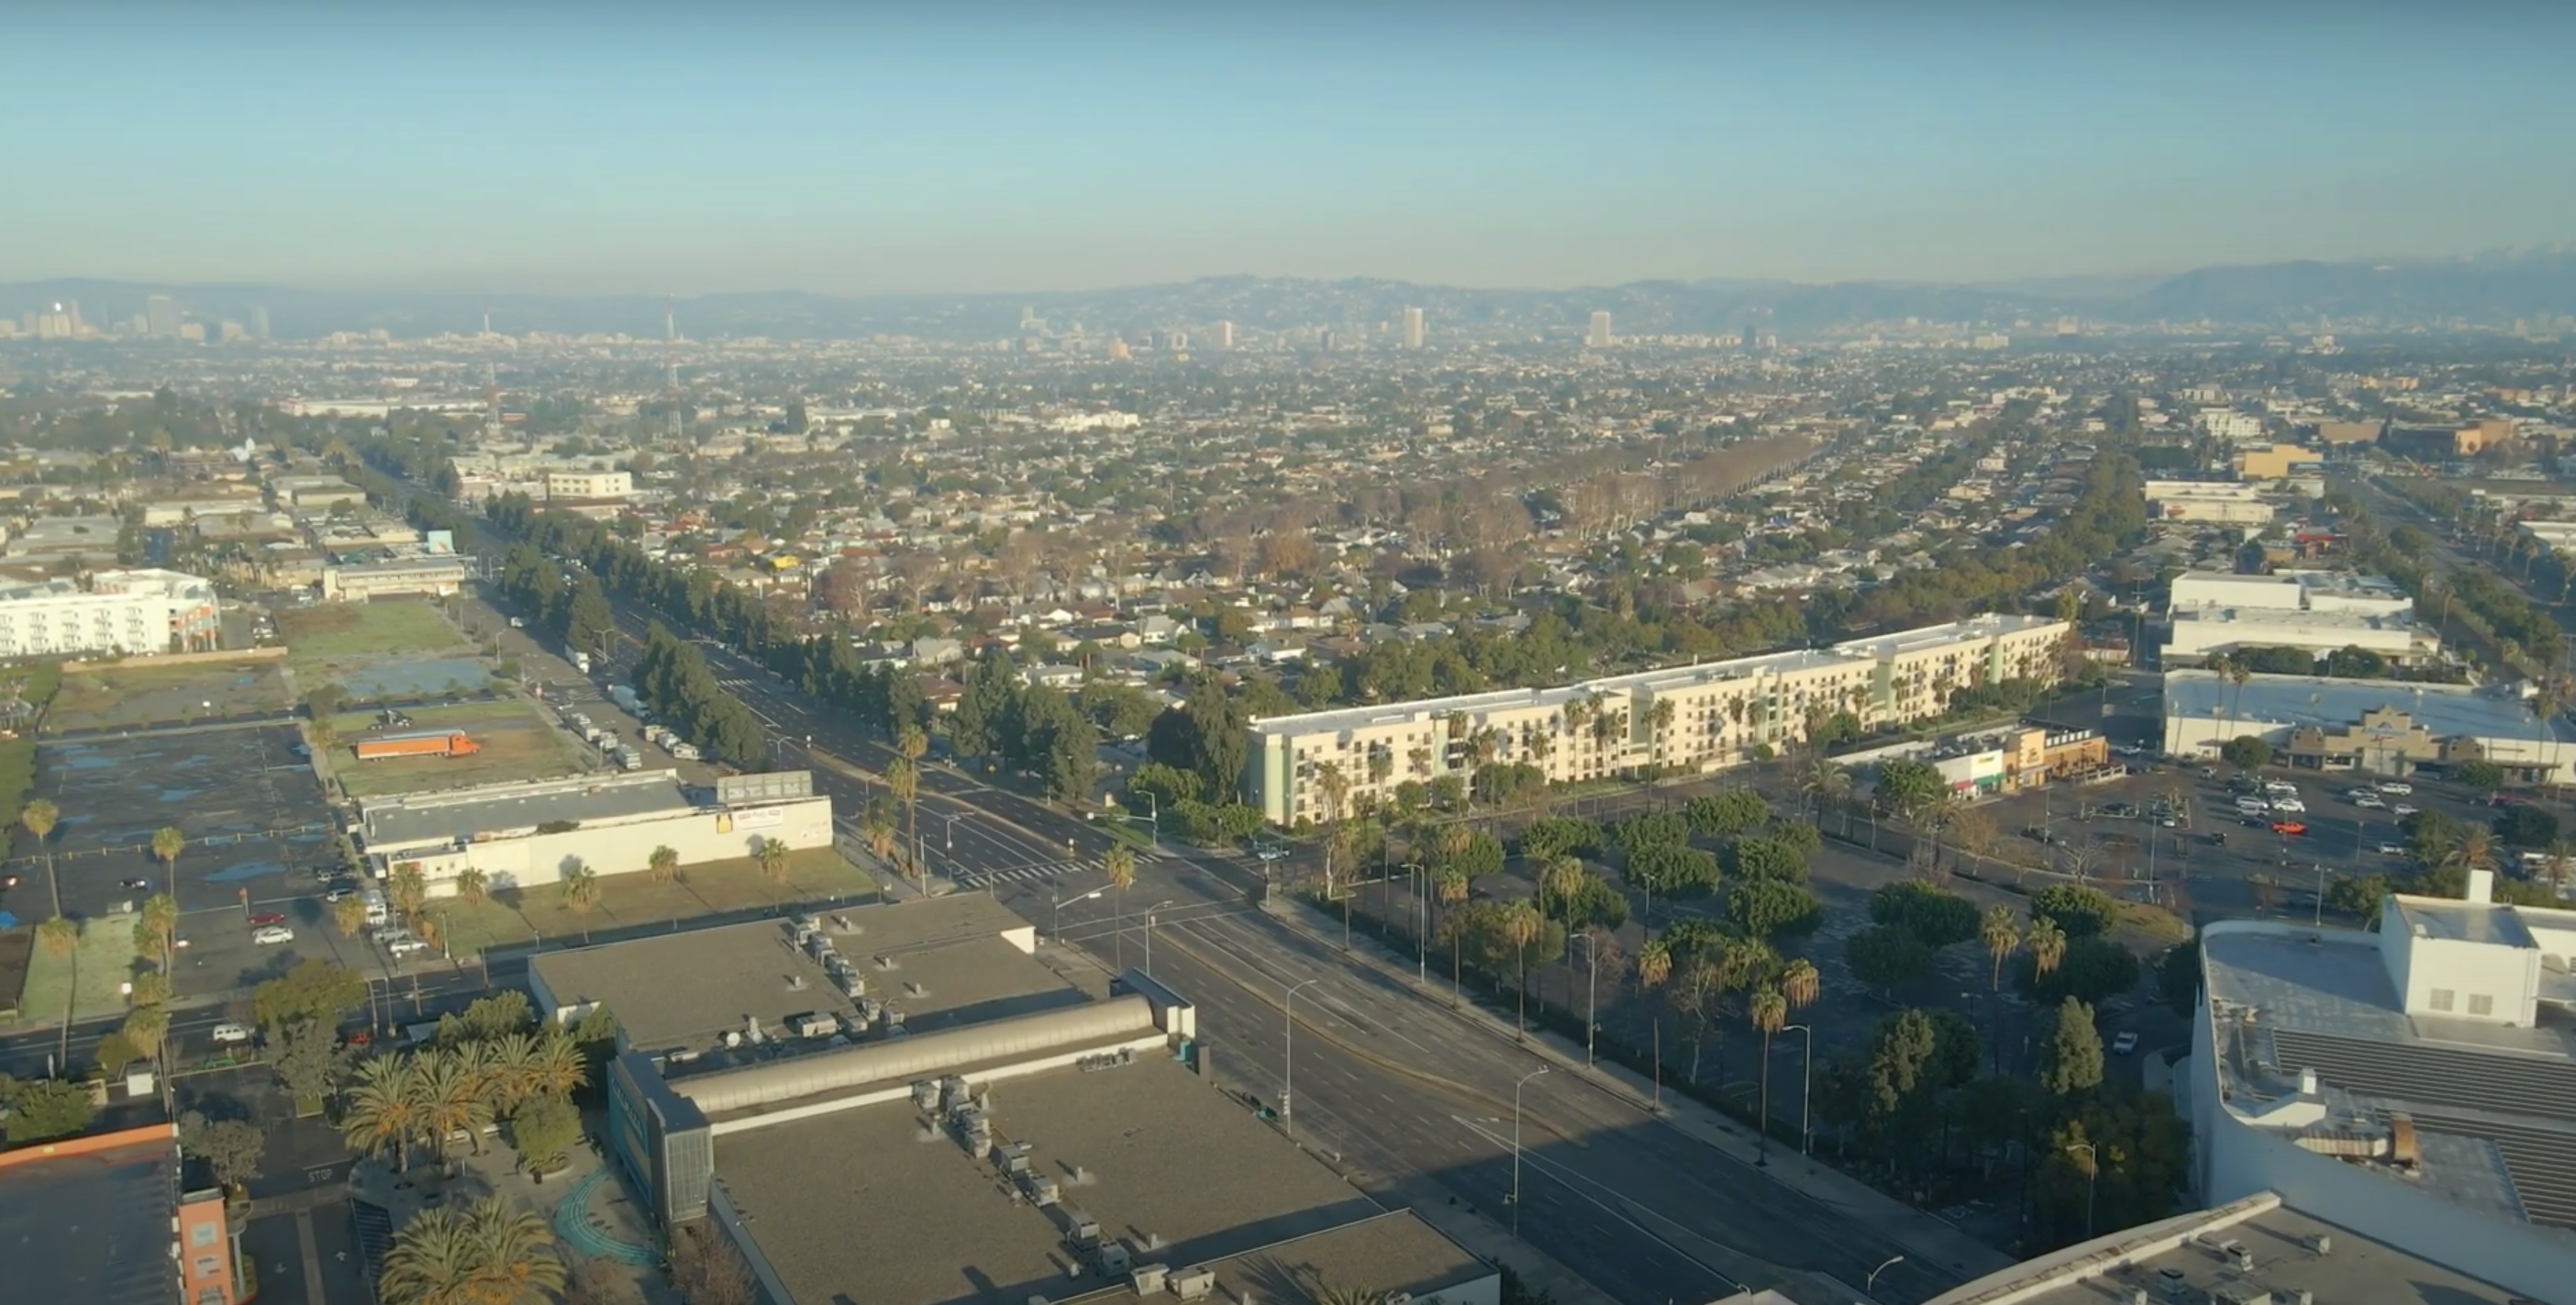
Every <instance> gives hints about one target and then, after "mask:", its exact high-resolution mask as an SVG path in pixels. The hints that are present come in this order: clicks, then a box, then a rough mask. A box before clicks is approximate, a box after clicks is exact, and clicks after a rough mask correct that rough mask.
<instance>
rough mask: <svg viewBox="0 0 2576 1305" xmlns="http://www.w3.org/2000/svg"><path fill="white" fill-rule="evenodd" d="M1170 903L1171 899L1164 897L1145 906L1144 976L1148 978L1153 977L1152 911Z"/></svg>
mask: <svg viewBox="0 0 2576 1305" xmlns="http://www.w3.org/2000/svg"><path fill="white" fill-rule="evenodd" d="M1171 904H1172V899H1170V898H1168V897H1166V898H1164V899H1163V900H1162V901H1159V902H1156V903H1154V904H1153V905H1152V906H1148V907H1146V908H1145V977H1146V978H1148V979H1150V978H1153V977H1154V912H1156V911H1159V910H1162V909H1163V908H1164V907H1167V906H1170V905H1171Z"/></svg>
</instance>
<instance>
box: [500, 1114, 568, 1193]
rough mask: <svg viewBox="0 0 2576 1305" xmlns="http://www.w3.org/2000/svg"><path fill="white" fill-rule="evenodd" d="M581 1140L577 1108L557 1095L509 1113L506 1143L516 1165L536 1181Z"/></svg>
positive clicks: (540, 1179) (556, 1164)
mask: <svg viewBox="0 0 2576 1305" xmlns="http://www.w3.org/2000/svg"><path fill="white" fill-rule="evenodd" d="M580 1140H581V1112H580V1111H579V1110H577V1109H574V1108H573V1104H572V1103H571V1102H569V1101H566V1100H564V1099H563V1098H561V1097H553V1096H549V1097H541V1098H539V1099H537V1100H536V1101H533V1102H531V1103H530V1104H529V1105H528V1106H526V1107H525V1108H524V1109H521V1110H520V1111H518V1112H517V1113H515V1114H513V1115H511V1116H510V1146H511V1148H512V1149H513V1150H516V1151H517V1152H518V1153H519V1168H520V1170H521V1171H522V1172H525V1173H526V1174H528V1175H529V1176H530V1177H532V1178H535V1179H536V1180H537V1181H539V1182H543V1181H545V1177H544V1175H545V1174H546V1172H547V1171H548V1170H551V1169H553V1168H555V1167H556V1166H558V1165H560V1164H562V1163H563V1159H564V1156H565V1155H566V1154H567V1153H568V1152H570V1151H571V1150H572V1148H573V1144H574V1143H576V1142H579V1141H580Z"/></svg>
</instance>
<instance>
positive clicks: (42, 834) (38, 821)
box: [18, 798, 63, 918]
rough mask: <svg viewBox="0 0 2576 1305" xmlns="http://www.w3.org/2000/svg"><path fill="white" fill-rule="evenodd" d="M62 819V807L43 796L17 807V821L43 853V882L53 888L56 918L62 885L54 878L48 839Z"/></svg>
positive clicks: (59, 912) (52, 857)
mask: <svg viewBox="0 0 2576 1305" xmlns="http://www.w3.org/2000/svg"><path fill="white" fill-rule="evenodd" d="M62 819H63V813H62V809H61V808H59V807H57V806H55V805H54V804H53V803H51V802H49V801H46V800H45V799H43V798H37V799H36V800H35V801H33V802H30V803H28V804H27V805H25V806H23V807H20V808H18V823H19V824H20V825H23V826H25V827H26V830H27V832H28V833H30V834H33V835H35V836H36V848H37V850H38V851H41V852H43V853H44V854H45V884H46V886H47V887H49V888H51V889H52V890H53V894H54V915H55V916H56V918H60V917H61V915H62V913H63V885H62V881H60V880H58V879H56V878H54V849H53V846H52V844H51V843H50V842H49V841H48V840H50V839H51V838H53V836H54V826H56V825H58V824H60V823H62Z"/></svg>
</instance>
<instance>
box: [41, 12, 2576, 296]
mask: <svg viewBox="0 0 2576 1305" xmlns="http://www.w3.org/2000/svg"><path fill="white" fill-rule="evenodd" d="M40 3H41V4H42V5H43V7H41V8H40V7H38V6H39V4H40ZM1779 11H1790V12H1786V13H1783V12H1779ZM9 29H10V30H9V35H8V37H7V38H6V39H5V40H0V87H6V88H7V94H8V96H9V100H10V103H11V105H12V107H11V108H10V110H8V111H7V113H6V115H5V117H0V178H5V179H6V188H7V190H8V192H9V194H8V199H7V202H6V203H5V204H0V281H16V280H33V279H41V278H48V277H58V276H85V277H104V278H113V279H119V280H133V281H146V282H164V283H170V284H189V283H207V282H244V281H257V282H277V283H289V284H298V285H307V286H317V287H319V286H330V287H381V288H387V289H441V290H485V291H513V292H546V291H562V292H587V291H618V292H639V293H658V292H671V293H684V294H696V293H707V292H714V291H727V290H762V289H803V290H813V291H820V292H826V293H842V294H863V293H873V292H890V291H934V292H936V291H954V292H978V291H1013V290H1067V289H1084V288H1094V287H1102V286H1114V285H1131V284H1139V283H1151V282H1168V281H1178V280H1186V279H1190V278H1194V277H1200V276H1221V275H1237V274H1247V273H1248V274H1256V275H1276V276H1308V277H1324V278H1340V277H1352V276H1366V277H1386V278H1394V279H1401V280H1409V281H1417V282H1427V283H1437V284H1449V285H1468V286H1550V287H1562V286H1575V285H1601V284H1615V283H1619V282H1626V281H1633V280H1641V279H1649V278H1676V279H1692V278H1701V277H1765V278H1781V279H1789V280H1800V281H1837V280H1853V279H1906V280H1927V281H1968V280H1981V281H1997V280H2012V279H2022V278H2038V277H2057V276H2075V275H2132V274H2140V273H2156V272H2169V271H2178V270H2182V269H2186V268H2190V267H2195V266H2203V265H2208V264H2213V263H2236V262H2258V261H2268V260H2274V259H2284V258H2329V259H2336V258H2380V257H2394V256H2434V255H2445V254H2459V253H2469V252H2475V251H2479V250H2484V249H2492V248H2497V247H2504V246H2512V245H2520V244H2532V243H2557V242H2562V241H2567V240H2570V239H2576V131H2571V130H2570V129H2569V127H2568V124H2569V123H2571V122H2576V77H2571V76H2568V75H2567V74H2566V71H2565V70H2566V67H2567V60H2568V52H2569V51H2570V50H2571V49H2576V41H2572V40H2571V37H2576V6H2571V5H2551V4H2543V3H2513V4H2503V3H2480V2H2479V0H2445V3H2442V4H2438V5H2436V4H2415V5H2398V4H2374V3H2371V0H2348V2H2346V3H2339V4H2332V5H2328V4H2323V3H2313V4H2312V3H2306V2H2305V0H2264V2H2262V3H2249V2H2239V3H2235V4H2226V5H2222V4H2216V3H2203V2H2202V0H2163V3H2148V4H2141V3H2129V2H2128V0H2084V2H2082V3H2039V2H2038V0H2031V2H2029V3H2005V2H2001V0H1997V2H1993V3H1983V2H1980V0H1939V2H1934V0H1923V2H1920V3H1903V4H1900V3H1892V2H1876V3H1864V2H1859V0H1809V2H1807V3H1790V4H1782V3H1767V4H1762V5H1758V6H1757V5H1742V4H1735V3H1728V2H1726V0H1696V2H1693V0H1663V2H1662V3H1635V2H1632V0H1583V2H1567V3H1557V4H1545V5H1541V4H1535V3H1526V2H1521V0H1485V2H1484V3H1479V4H1464V3H1446V2H1443V0H1424V2H1418V3H1407V2H1405V0H1381V2H1380V3H1376V4H1359V3H1344V2H1343V0H1302V2H1301V3H1272V2H1263V0H1237V2H1232V3H1229V2H1228V0H1198V2H1197V3H1188V4H1183V3H1123V2H1122V0H1087V2H1078V3H1060V4H1039V3H1035V0H1028V2H1024V3H1003V2H992V0H934V2H933V3H907V4H901V5H894V4H878V3H873V2H871V0H848V2H846V3H839V4H827V3H821V2H820V0H816V2H813V3H780V2H773V0H735V2H733V3H712V2H711V3H706V4H698V5H679V4H670V3H656V2H655V0H626V2H625V3H621V4H615V5H609V4H600V3H593V2H591V0H535V2H532V3H525V4H518V5H501V4H489V3H472V2H468V0H411V2H410V3H403V4H369V3H360V2H359V0H340V2H338V3H330V4H322V3H298V2H295V0H233V2H231V3H227V4H223V5H207V4H202V3H192V4H185V5H180V4H158V3H151V2H149V0H86V2H79V0H29V3H28V4H25V5H13V6H12V16H11V18H10V20H9Z"/></svg>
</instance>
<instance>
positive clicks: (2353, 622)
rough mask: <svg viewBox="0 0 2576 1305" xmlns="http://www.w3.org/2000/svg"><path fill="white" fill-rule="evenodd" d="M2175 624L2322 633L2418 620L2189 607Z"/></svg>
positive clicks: (2351, 612)
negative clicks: (2313, 630) (2315, 630)
mask: <svg viewBox="0 0 2576 1305" xmlns="http://www.w3.org/2000/svg"><path fill="white" fill-rule="evenodd" d="M2173 619H2174V620H2175V621H2176V622H2183V621H2202V622H2207V623H2210V624H2213V625H2231V624H2232V625H2262V626H2276V627H2279V628H2281V629H2285V630H2296V629H2306V628H2314V629H2320V630H2327V629H2331V630H2412V629H2415V628H2416V625H2415V619H2414V618H2413V617H2411V616H2406V615H2403V614H2401V613H2395V612H2372V611H2366V610H2357V609H2354V608H2349V607H2338V608H2328V609H2327V610H2325V611H2322V612H2317V611H2310V610H2308V609H2306V608H2293V607H2186V608H2184V609H2182V610H2181V611H2179V612H2176V613H2174V614H2173Z"/></svg>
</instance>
